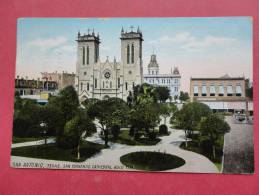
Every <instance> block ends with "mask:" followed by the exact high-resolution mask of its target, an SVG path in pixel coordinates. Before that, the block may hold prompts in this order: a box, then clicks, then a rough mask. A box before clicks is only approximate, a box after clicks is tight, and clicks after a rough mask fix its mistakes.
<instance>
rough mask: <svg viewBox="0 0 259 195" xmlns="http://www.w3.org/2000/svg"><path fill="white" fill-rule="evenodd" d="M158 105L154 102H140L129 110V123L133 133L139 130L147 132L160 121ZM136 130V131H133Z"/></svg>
mask: <svg viewBox="0 0 259 195" xmlns="http://www.w3.org/2000/svg"><path fill="white" fill-rule="evenodd" d="M159 116H160V113H159V105H158V104H157V103H154V102H141V103H139V104H137V105H135V106H134V108H133V109H132V110H131V111H130V124H131V126H132V127H135V128H134V129H135V130H134V135H135V134H136V133H138V131H140V130H143V129H144V130H145V131H146V132H147V133H148V132H149V130H150V129H153V130H154V128H155V127H156V126H157V125H158V124H159V122H160V117H159ZM135 131H136V132H135Z"/></svg>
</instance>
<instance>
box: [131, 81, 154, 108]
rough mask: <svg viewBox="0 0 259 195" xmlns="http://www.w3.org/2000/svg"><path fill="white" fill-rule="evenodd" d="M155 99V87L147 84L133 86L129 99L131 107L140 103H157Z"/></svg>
mask: <svg viewBox="0 0 259 195" xmlns="http://www.w3.org/2000/svg"><path fill="white" fill-rule="evenodd" d="M157 98H158V97H157V93H156V91H155V87H154V86H152V85H149V84H147V83H144V84H142V85H137V86H135V87H134V89H133V94H132V97H131V99H132V105H136V104H139V103H141V102H146V103H147V102H157Z"/></svg>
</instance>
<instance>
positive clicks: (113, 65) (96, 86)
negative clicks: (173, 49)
mask: <svg viewBox="0 0 259 195" xmlns="http://www.w3.org/2000/svg"><path fill="white" fill-rule="evenodd" d="M120 40H121V62H118V61H117V60H116V59H115V58H114V60H112V61H109V59H108V57H107V59H106V61H105V62H100V57H99V45H100V43H101V42H100V37H99V34H97V35H96V34H95V33H94V32H92V33H89V31H88V34H83V35H81V34H80V33H78V37H77V65H76V82H75V86H76V89H77V92H78V95H79V99H80V101H82V100H84V99H87V98H97V99H104V98H108V97H118V98H122V99H124V100H126V98H127V96H128V94H129V92H130V91H132V89H133V87H134V86H135V85H138V84H142V82H143V67H142V42H143V36H142V32H141V31H140V29H139V28H138V29H137V31H136V32H135V31H133V29H131V31H130V32H127V31H126V32H124V29H123V28H122V30H121V36H120Z"/></svg>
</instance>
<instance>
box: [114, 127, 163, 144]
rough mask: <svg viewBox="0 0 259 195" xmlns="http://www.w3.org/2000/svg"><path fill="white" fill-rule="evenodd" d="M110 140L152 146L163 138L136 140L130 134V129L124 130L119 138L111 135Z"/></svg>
mask: <svg viewBox="0 0 259 195" xmlns="http://www.w3.org/2000/svg"><path fill="white" fill-rule="evenodd" d="M109 141H111V142H114V143H119V144H126V145H130V146H150V145H156V144H157V143H158V142H160V141H161V139H160V138H156V139H155V140H150V139H149V138H139V139H138V140H134V139H133V137H131V136H129V130H122V131H121V132H120V134H119V136H118V138H117V139H115V138H113V137H112V136H110V137H109Z"/></svg>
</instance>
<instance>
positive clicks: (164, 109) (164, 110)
mask: <svg viewBox="0 0 259 195" xmlns="http://www.w3.org/2000/svg"><path fill="white" fill-rule="evenodd" d="M159 114H160V115H161V116H162V117H163V118H164V125H166V118H167V117H170V114H171V110H170V107H169V106H168V105H167V104H159Z"/></svg>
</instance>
